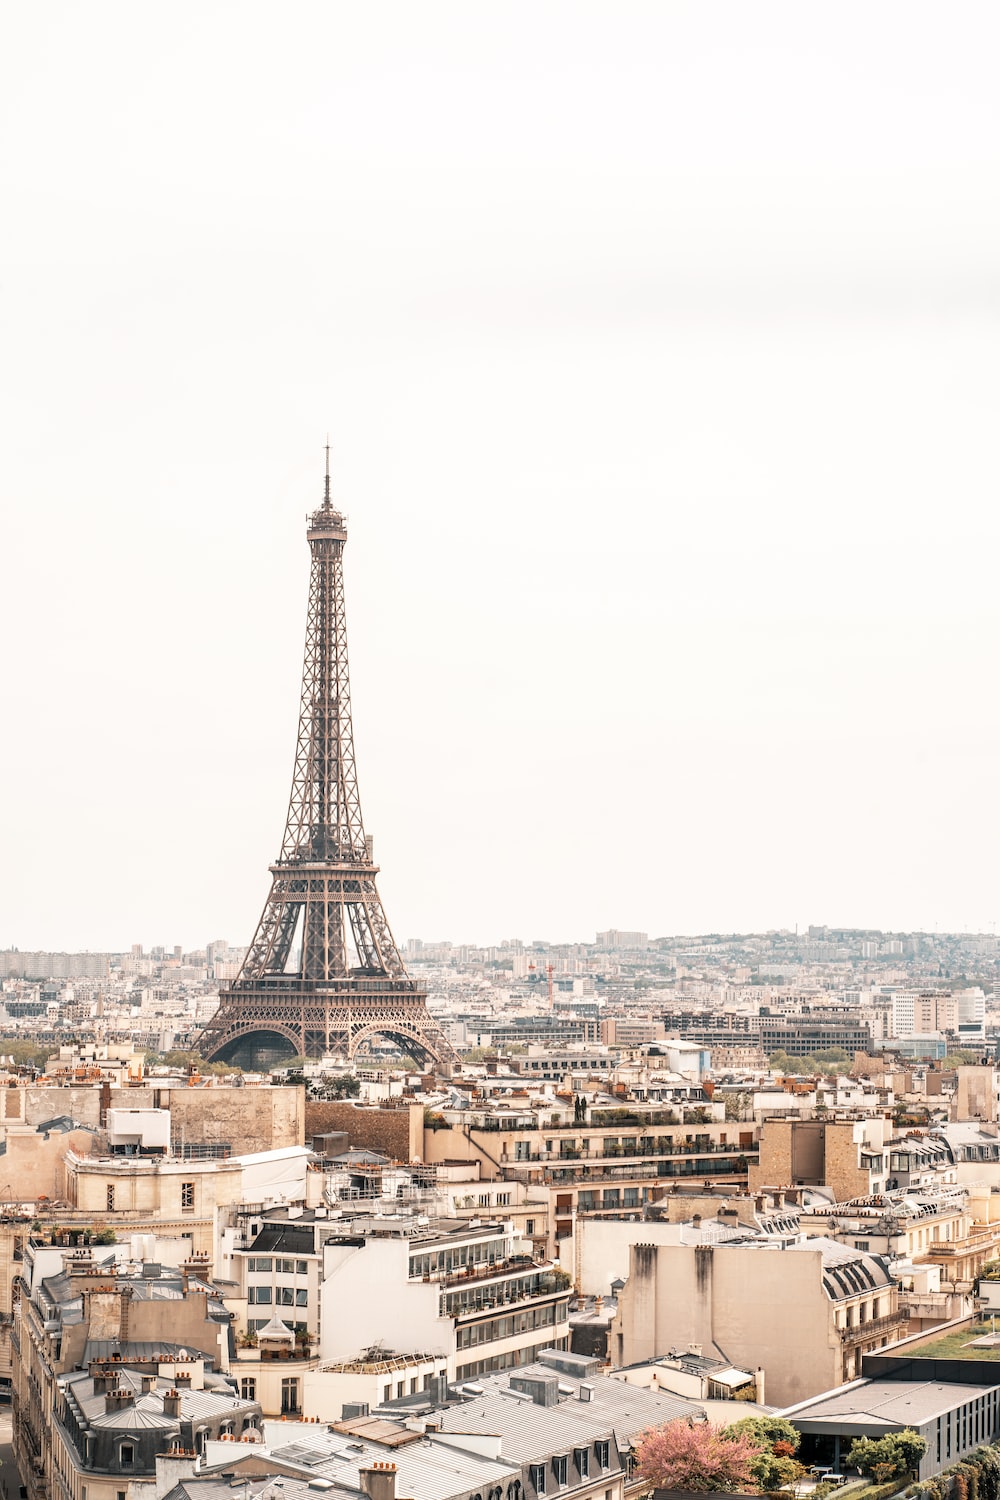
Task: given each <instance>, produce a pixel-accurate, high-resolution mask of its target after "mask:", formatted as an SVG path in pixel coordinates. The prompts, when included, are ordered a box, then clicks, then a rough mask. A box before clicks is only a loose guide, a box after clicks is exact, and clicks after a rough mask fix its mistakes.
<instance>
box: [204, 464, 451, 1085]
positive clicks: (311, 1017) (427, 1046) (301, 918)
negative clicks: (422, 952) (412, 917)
mask: <svg viewBox="0 0 1000 1500" xmlns="http://www.w3.org/2000/svg"><path fill="white" fill-rule="evenodd" d="M307 526H308V529H307V531H306V537H307V539H308V542H309V549H310V551H311V553H312V569H311V574H310V579H309V611H308V617H307V621H306V646H305V658H304V662H303V668H302V697H301V701H300V707H299V735H298V743H297V745H296V750H295V772H294V775H293V776H292V793H291V798H290V799H289V804H288V819H287V822H286V824H285V836H284V839H283V841H282V845H281V854H280V856H279V858H278V861H277V863H276V864H273V865H271V893H270V895H269V896H268V898H267V903H266V905H265V907H264V911H263V913H262V915H261V919H260V921H259V922H258V924H257V931H256V933H255V934H254V939H253V942H252V943H251V945H250V948H249V950H248V952H247V956H246V958H245V959H244V961H243V966H242V968H241V969H240V972H239V975H238V976H237V978H236V979H234V980H233V981H232V983H231V984H228V985H224V986H222V988H221V989H220V997H219V1008H218V1010H217V1011H216V1012H215V1015H214V1016H213V1017H212V1019H211V1020H210V1021H209V1022H208V1024H207V1025H206V1026H205V1027H204V1028H203V1030H202V1031H201V1033H200V1035H199V1036H198V1037H197V1039H196V1041H195V1045H196V1047H197V1049H198V1051H199V1052H200V1053H201V1055H202V1057H204V1058H206V1059H215V1060H218V1061H223V1062H238V1063H240V1064H242V1065H243V1066H249V1067H255V1066H256V1067H260V1066H266V1065H267V1064H268V1063H271V1062H274V1061H276V1060H278V1059H279V1058H281V1057H287V1056H295V1055H298V1056H302V1057H321V1056H323V1055H324V1054H326V1053H331V1052H332V1053H339V1054H342V1055H346V1056H347V1057H349V1058H351V1057H354V1056H355V1054H356V1053H357V1052H358V1050H359V1048H361V1047H363V1045H364V1044H365V1043H366V1042H367V1041H368V1040H369V1039H370V1038H372V1037H375V1036H383V1037H387V1038H389V1039H391V1040H392V1041H393V1042H395V1043H397V1044H398V1046H399V1047H400V1048H401V1049H402V1050H403V1051H404V1052H405V1053H407V1054H408V1055H409V1056H411V1057H413V1058H415V1059H416V1060H417V1061H418V1062H419V1063H421V1064H423V1065H426V1064H428V1063H437V1064H439V1065H443V1064H447V1063H450V1062H452V1061H454V1060H455V1053H454V1051H453V1049H452V1047H451V1045H450V1043H449V1042H448V1041H447V1039H446V1038H445V1036H444V1033H443V1032H442V1031H441V1028H440V1027H439V1026H438V1025H437V1023H436V1022H435V1021H434V1019H433V1017H432V1016H431V1015H430V1013H429V1011H428V1009H427V991H426V989H425V987H424V986H423V985H421V984H419V983H417V981H415V980H413V979H411V978H410V977H409V975H408V974H407V972H406V969H405V968H404V966H403V960H402V959H401V958H400V955H399V950H398V949H397V947H396V944H395V942H394V941H393V936H392V933H391V931H390V930H389V924H388V922H387V921H386V917H385V912H384V911H383V910H382V902H381V900H380V899H379V894H378V890H377V889H376V885H375V876H376V875H377V874H378V866H377V865H376V864H374V862H373V860H372V843H371V839H370V838H368V837H367V836H366V835H365V830H364V824H363V822H362V820H361V802H360V800H359V797H358V778H357V771H356V769H355V764H354V734H353V730H352V728H351V688H350V680H349V677H348V671H347V620H346V616H345V611H344V572H343V556H344V544H345V542H346V541H347V528H346V526H345V524H344V517H343V516H342V515H341V513H340V512H339V511H338V510H337V509H335V507H334V505H333V503H332V501H331V499H330V449H329V446H328V447H327V450H326V486H325V493H324V497H323V504H322V505H321V506H320V508H319V509H318V510H316V511H314V512H313V513H312V515H311V516H310V517H309V518H308V522H307Z"/></svg>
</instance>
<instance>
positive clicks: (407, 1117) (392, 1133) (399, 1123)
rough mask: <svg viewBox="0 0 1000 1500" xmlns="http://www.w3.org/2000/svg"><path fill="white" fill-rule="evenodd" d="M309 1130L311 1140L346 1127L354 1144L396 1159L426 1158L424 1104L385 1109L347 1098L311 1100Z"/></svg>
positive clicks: (307, 1105) (307, 1112) (308, 1120)
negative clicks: (352, 1101) (353, 1101)
mask: <svg viewBox="0 0 1000 1500" xmlns="http://www.w3.org/2000/svg"><path fill="white" fill-rule="evenodd" d="M305 1129H306V1135H307V1137H308V1139H309V1140H312V1138H313V1136H315V1135H326V1134H327V1132H328V1131H331V1130H342V1131H344V1132H345V1133H346V1135H347V1138H348V1140H349V1141H350V1143H351V1145H352V1146H360V1147H364V1148H365V1149H366V1150H369V1151H380V1152H381V1153H382V1154H383V1155H384V1156H388V1157H391V1158H392V1160H393V1161H401V1162H409V1161H413V1160H414V1159H415V1158H419V1159H421V1160H422V1159H423V1143H424V1109H423V1105H422V1104H404V1105H403V1106H402V1108H398V1109H381V1108H372V1106H371V1105H367V1104H353V1103H351V1102H350V1101H349V1100H345V1099H316V1100H312V1099H311V1100H309V1101H308V1102H307V1103H306V1106H305Z"/></svg>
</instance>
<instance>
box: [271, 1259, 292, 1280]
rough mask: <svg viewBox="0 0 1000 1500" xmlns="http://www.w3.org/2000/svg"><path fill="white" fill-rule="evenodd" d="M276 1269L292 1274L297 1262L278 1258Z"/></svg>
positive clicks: (275, 1263) (275, 1264)
mask: <svg viewBox="0 0 1000 1500" xmlns="http://www.w3.org/2000/svg"><path fill="white" fill-rule="evenodd" d="M274 1269H275V1270H276V1271H284V1272H286V1273H287V1274H288V1275H289V1276H290V1275H291V1274H292V1273H293V1271H294V1269H295V1262H294V1261H293V1260H276V1261H275V1262H274Z"/></svg>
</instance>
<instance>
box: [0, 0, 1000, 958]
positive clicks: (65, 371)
mask: <svg viewBox="0 0 1000 1500" xmlns="http://www.w3.org/2000/svg"><path fill="white" fill-rule="evenodd" d="M998 41H1000V17H998V16H997V14H996V12H995V11H994V10H993V9H992V8H991V7H987V6H986V5H980V4H970V5H968V6H964V7H962V8H960V9H959V10H957V11H954V12H952V13H950V14H949V19H948V25H947V27H944V26H943V25H941V23H940V16H939V13H938V12H937V11H936V10H935V9H934V8H932V7H929V6H922V5H916V6H914V5H906V6H903V5H902V4H894V3H886V4H883V5H879V6H875V7H872V6H870V5H865V6H861V5H852V4H847V5H844V6H842V7H838V10H837V13H836V17H835V18H830V17H828V16H826V15H822V14H820V13H812V12H808V11H806V10H804V9H803V8H802V7H797V6H795V5H793V4H777V3H770V4H768V3H765V4H763V5H761V6H757V7H754V8H753V12H752V13H750V12H748V11H747V10H746V9H745V8H741V7H739V6H738V5H735V4H733V5H725V4H724V5H723V8H722V13H721V15H720V13H719V12H718V10H716V11H713V12H712V13H711V14H709V13H708V12H707V11H705V9H704V8H703V7H698V6H697V5H694V4H678V5H676V6H671V7H659V6H646V5H642V4H632V5H625V6H624V7H621V6H616V7H614V8H612V7H604V6H602V5H588V6H582V7H581V6H578V5H569V4H559V3H542V4H538V5H532V6H531V7H530V8H529V7H528V6H526V5H525V6H522V5H518V4H514V5H512V6H509V7H504V8H503V9H502V10H499V9H498V10H492V9H490V8H482V9H480V8H474V9H470V8H467V7H462V6H458V5H450V4H444V3H440V4H439V3H434V0H431V3H429V4H428V5H426V6H421V7H420V10H419V14H417V13H415V12H413V11H412V10H411V9H408V8H407V7H404V6H393V5H390V6H388V7H387V8H386V9H385V10H383V11H381V12H380V13H379V16H378V17H376V16H374V15H373V14H370V13H367V12H356V13H349V12H347V11H344V10H338V9H334V10H331V9H329V8H326V7H319V6H312V5H306V6H305V7H304V8H303V9H301V10H299V11H297V12H296V13H295V14H294V15H290V16H288V17H283V18H282V23H281V26H280V28H277V27H275V26H274V24H273V22H272V19H271V17H270V14H269V12H268V11H266V10H265V9H264V8H263V7H261V6H256V5H254V4H251V5H249V6H247V7H241V10H240V24H239V26H238V27H234V26H233V25H232V13H231V12H230V10H229V8H228V7H226V6H225V5H221V6H214V7H213V6H209V7H204V8H202V9H201V10H200V11H199V12H198V14H197V15H191V16H188V17H184V18H181V17H178V18H176V19H175V20H174V21H173V22H172V25H171V27H162V26H160V25H158V24H155V22H154V18H153V17H152V16H149V15H145V14H143V13H141V12H136V11H135V10H134V8H130V7H127V6H125V5H122V4H115V3H112V4H111V5H109V6H108V7H106V8H105V9H104V10H102V12H101V15H100V16H99V17H93V16H91V15H87V16H84V15H82V14H81V13H79V12H78V11H77V10H75V9H74V8H73V7H71V6H69V5H65V4H56V6H55V7H54V9H51V10H47V11H46V13H45V14H44V15H42V14H41V13H40V12H35V11H31V10H30V9H25V10H22V11H20V12H19V13H18V14H17V15H15V16H13V17H12V18H11V36H10V46H9V48H8V49H7V53H6V57H5V60H4V61H3V62H2V63H0V67H2V68H3V69H4V72H3V75H2V77H3V83H4V87H3V89H2V90H0V122H2V124H3V126H5V127H6V135H7V138H8V139H10V140H12V141H14V142H16V145H17V149H15V150H12V151H9V152H8V153H5V157H4V161H3V164H2V166H0V181H2V183H3V187H4V193H5V201H6V202H7V204H8V207H9V215H8V217H9V224H10V228H9V234H8V236H7V237H6V241H5V244H4V247H3V249H2V250H0V263H2V267H3V270H4V271H5V273H6V274H5V277H4V284H5V286H6V287H7V288H8V292H7V296H6V299H5V320H6V321H5V351H4V357H3V361H2V365H0V374H2V379H3V397H4V405H5V410H6V411H7V412H8V418H9V427H10V440H9V442H8V444H7V447H6V451H5V458H4V491H5V494H6V496H7V498H8V502H9V503H8V505H7V506H5V507H4V510H5V520H4V536H3V543H4V558H5V563H6V567H5V572H4V584H3V589H2V590H0V601H2V602H0V609H2V618H0V626H2V629H3V632H4V638H5V640H6V641H7V643H8V651H7V653H6V660H5V706H6V708H7V713H6V715H5V725H6V732H5V735H4V736H3V738H2V741H0V783H2V785H3V787H4V795H3V798H2V807H0V847H2V849H3V851H4V859H3V862H2V872H3V873H2V878H0V945H2V946H9V945H10V944H12V943H16V944H17V945H18V946H19V947H22V948H25V949H28V948H32V949H34V948H39V949H57V948H66V949H71V950H72V949H77V948H82V947H84V946H89V947H91V948H94V949H99V950H101V949H113V950H115V951H118V950H119V949H120V948H123V947H128V946H130V945H131V943H132V942H133V941H135V940H136V937H137V935H141V934H142V933H144V932H145V933H150V932H152V931H154V930H155V929H156V928H160V930H168V931H170V932H172V933H173V934H174V935H175V937H176V938H177V939H179V940H181V942H182V943H183V944H185V945H189V944H192V943H193V942H197V941H198V940H199V932H200V931H202V930H203V926H204V924H203V914H204V913H206V912H212V913H213V914H214V917H215V918H216V919H217V930H219V931H221V932H224V933H226V934H227V935H228V937H229V940H230V941H231V942H233V943H234V944H239V945H243V944H246V943H248V942H249V941H250V939H251V937H252V934H253V930H254V926H255V923H256V921H257V918H258V916H259V913H260V909H261V904H262V901H263V897H264V890H263V888H262V883H261V882H262V871H263V870H264V868H265V867H266V865H267V864H268V863H269V862H270V861H272V860H273V859H274V858H275V856H276V855H277V852H278V849H279V846H280V836H281V810H282V808H283V807H284V805H285V802H286V799H287V795H288V783H289V777H290V773H291V769H292V763H293V752H294V744H293V742H292V733H291V730H290V728H289V726H290V725H292V724H294V719H295V713H296V709H297V702H296V693H297V688H298V683H299V667H300V663H301V650H302V632H303V625H304V619H303V610H302V602H301V601H302V589H303V585H304V581H305V576H306V559H305V558H304V557H303V555H302V547H301V538H300V530H299V528H300V524H301V518H302V516H303V515H304V514H305V513H306V512H307V511H308V510H310V509H311V508H312V507H314V506H315V504H316V503H317V502H318V500H319V498H320V497H321V475H322V446H323V442H324V439H325V436H326V433H327V431H328V430H329V431H330V433H331V442H332V458H333V488H334V496H335V499H336V503H337V504H338V505H339V506H341V507H342V508H343V509H344V511H345V512H346V513H347V515H348V517H349V519H350V524H351V538H352V541H351V550H350V554H349V576H348V580H347V608H348V613H349V617H350V621H351V657H352V663H351V664H352V688H353V694H354V720H355V733H356V738H357V751H358V758H359V760H360V762H361V768H362V769H361V795H362V798H363V799H364V805H365V810H366V826H367V828H368V830H369V831H370V832H371V834H372V835H373V837H374V845H375V859H376V861H377V863H378V864H379V865H380V866H381V874H380V876H379V884H380V891H381V892H382V895H383V897H384V900H385V902H386V907H387V910H388V911H389V912H390V914H391V921H392V925H393V929H394V932H395V933H396V935H397V937H399V938H400V939H401V940H402V939H405V938H406V937H407V936H408V935H411V934H419V933H428V934H431V935H433V934H435V933H441V932H447V931H460V932H463V933H467V934H469V935H470V937H471V938H475V939H478V940H482V941H485V940H488V939H489V935H490V933H492V932H504V931H507V932H512V931H548V932H551V933H558V932H566V931H571V932H572V931H581V932H588V931H597V930H599V929H600V928H602V927H606V926H607V925H609V924H610V923H614V922H619V923H622V924H627V925H629V926H635V927H639V928H642V929H645V930H648V931H649V932H651V933H661V934H662V933H669V932H688V933H699V932H712V931H719V930H725V931H764V930H768V929H771V928H775V927H786V928H789V929H790V928H793V927H794V926H795V925H796V923H798V925H799V926H800V928H802V927H804V926H806V925H808V923H809V922H810V921H815V919H816V917H817V916H821V917H822V916H827V917H830V918H833V919H834V920H836V921H837V922H839V923H842V924H843V925H850V926H855V927H861V928H881V929H883V930H917V929H923V930H930V931H934V930H942V931H962V930H969V929H974V930H979V931H982V932H985V933H990V932H992V931H994V930H995V924H996V921H997V920H998V919H1000V911H998V909H997V901H996V895H995V877H994V873H993V869H992V858H991V853H992V849H993V848H994V846H995V844H996V841H997V836H998V834H1000V807H998V799H997V794H996V761H997V753H998V748H1000V708H998V706H997V704H996V701H995V694H994V693H993V692H992V681H993V677H994V675H995V662H996V647H997V635H998V631H997V625H998V620H997V605H996V597H995V589H994V584H993V578H992V558H993V555H994V552H995V547H996V544H997V541H998V540H1000V509H998V508H997V506H996V504H995V501H994V495H993V491H994V489H995V472H996V464H995V456H994V454H993V451H992V435H991V434H992V423H993V412H994V411H995V409H996V406H997V398H998V396H1000V391H998V388H997V387H998V378H1000V377H998V372H997V367H996V360H995V355H994V350H995V344H996V335H997V331H998V323H1000V298H998V287H997V278H996V270H995V268H996V265H997V264H998V263H1000V206H998V203H997V199H996V194H995V180H996V169H997V164H998V158H1000V118H998V110H997V104H996V98H995V88H994V82H993V79H992V74H991V68H990V62H991V59H992V57H993V56H994V55H995V52H996V45H997V42H998ZM201 940H202V941H204V939H201Z"/></svg>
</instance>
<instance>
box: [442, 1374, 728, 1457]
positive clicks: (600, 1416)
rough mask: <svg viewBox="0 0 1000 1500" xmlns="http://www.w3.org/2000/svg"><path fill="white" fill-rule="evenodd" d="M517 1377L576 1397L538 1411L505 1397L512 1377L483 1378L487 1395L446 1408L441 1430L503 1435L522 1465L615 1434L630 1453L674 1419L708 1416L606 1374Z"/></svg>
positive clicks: (508, 1453) (507, 1451) (506, 1448)
mask: <svg viewBox="0 0 1000 1500" xmlns="http://www.w3.org/2000/svg"><path fill="white" fill-rule="evenodd" d="M514 1373H515V1374H516V1375H518V1376H519V1377H521V1376H525V1375H528V1376H531V1375H534V1376H549V1377H551V1376H553V1375H555V1376H557V1378H558V1381H559V1384H560V1385H561V1386H563V1387H564V1388H565V1389H567V1390H570V1389H571V1390H572V1393H573V1394H572V1395H566V1396H563V1397H562V1398H561V1399H560V1401H559V1403H558V1405H556V1406H536V1405H535V1404H534V1402H528V1401H518V1400H516V1399H513V1398H512V1397H511V1396H509V1395H505V1394H503V1392H504V1391H505V1390H509V1388H510V1375H509V1374H504V1375H491V1376H479V1377H478V1378H477V1379H476V1381H475V1384H476V1385H482V1386H484V1387H486V1390H485V1392H484V1394H483V1395H482V1396H474V1397H473V1398H472V1400H471V1401H463V1402H462V1404H461V1405H459V1406H448V1407H443V1408H441V1409H440V1411H439V1415H440V1419H441V1429H442V1431H443V1432H449V1433H453V1434H454V1433H462V1432H466V1433H484V1432H495V1433H499V1434H500V1451H501V1453H502V1454H503V1456H504V1458H507V1459H510V1460H511V1461H512V1462H514V1463H518V1464H520V1463H527V1462H529V1461H531V1460H532V1459H534V1458H537V1457H538V1456H539V1455H540V1454H541V1455H544V1454H546V1453H555V1452H558V1451H560V1450H565V1449H569V1448H572V1447H574V1446H580V1444H581V1443H584V1444H587V1443H590V1442H592V1441H593V1440H594V1438H599V1437H603V1436H606V1435H611V1434H614V1437H615V1440H616V1442H617V1443H618V1446H619V1447H620V1448H630V1447H631V1446H632V1443H633V1441H634V1439H635V1438H636V1437H637V1436H638V1434H639V1433H640V1432H644V1431H645V1430H646V1428H647V1427H652V1426H656V1425H659V1424H660V1423H661V1422H671V1421H673V1419H674V1418H675V1417H692V1418H694V1419H695V1420H696V1421H697V1420H700V1419H701V1418H702V1417H703V1416H704V1414H705V1413H704V1408H703V1407H701V1406H700V1405H698V1403H697V1402H694V1401H685V1400H684V1398H683V1397H682V1396H674V1395H669V1394H667V1393H664V1392H662V1391H650V1390H646V1389H645V1388H644V1387H642V1386H637V1385H629V1384H628V1383H627V1382H626V1381H624V1380H612V1379H610V1378H609V1377H608V1376H607V1375H595V1376H594V1377H593V1378H592V1379H589V1380H587V1381H584V1382H581V1381H579V1380H575V1379H573V1377H572V1376H568V1375H564V1374H562V1373H561V1372H558V1371H556V1370H554V1369H553V1368H552V1366H551V1365H543V1364H534V1365H522V1366H521V1368H520V1369H518V1370H517V1371H515V1372H514ZM581 1384H585V1385H588V1386H590V1387H591V1392H592V1393H591V1398H590V1400H589V1401H581V1400H580V1385H581Z"/></svg>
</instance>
